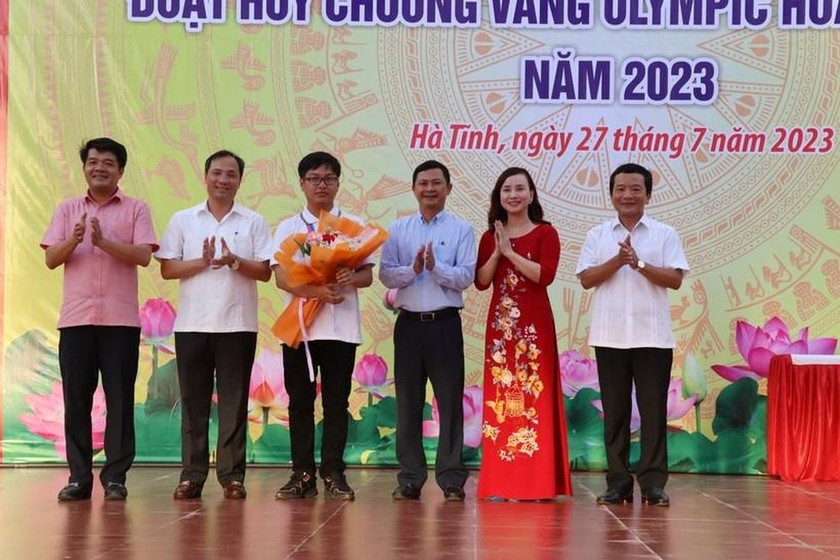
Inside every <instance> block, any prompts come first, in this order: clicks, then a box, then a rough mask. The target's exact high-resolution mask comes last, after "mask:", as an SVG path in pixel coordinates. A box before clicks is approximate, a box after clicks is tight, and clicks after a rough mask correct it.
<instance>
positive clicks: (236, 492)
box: [222, 480, 248, 500]
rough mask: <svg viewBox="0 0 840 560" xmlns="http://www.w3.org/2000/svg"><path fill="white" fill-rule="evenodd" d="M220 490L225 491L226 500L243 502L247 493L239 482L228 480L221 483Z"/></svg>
mask: <svg viewBox="0 0 840 560" xmlns="http://www.w3.org/2000/svg"><path fill="white" fill-rule="evenodd" d="M222 488H224V489H225V499H226V500H244V499H245V496H247V495H248V492H246V491H245V485H244V484H242V482H241V481H239V480H228V481H227V482H223V483H222Z"/></svg>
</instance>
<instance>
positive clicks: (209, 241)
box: [201, 236, 216, 266]
mask: <svg viewBox="0 0 840 560" xmlns="http://www.w3.org/2000/svg"><path fill="white" fill-rule="evenodd" d="M215 256H216V236H212V237H205V238H204V244H203V245H202V248H201V258H202V259H204V262H205V263H206V264H207V266H210V265H211V264H212V263H213V258H214V257H215Z"/></svg>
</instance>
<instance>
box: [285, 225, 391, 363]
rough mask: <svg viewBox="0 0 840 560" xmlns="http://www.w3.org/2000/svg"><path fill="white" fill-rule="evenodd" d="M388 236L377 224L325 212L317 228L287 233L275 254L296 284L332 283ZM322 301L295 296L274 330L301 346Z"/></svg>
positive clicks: (359, 263)
mask: <svg viewBox="0 0 840 560" xmlns="http://www.w3.org/2000/svg"><path fill="white" fill-rule="evenodd" d="M387 238H388V232H387V231H385V230H384V229H382V228H381V227H379V226H377V225H372V224H371V225H368V226H363V225H360V224H358V223H356V222H354V221H353V220H350V219H348V218H343V217H341V216H333V215H332V214H330V213H329V212H321V216H320V217H319V219H318V227H317V228H316V229H315V230H314V231H310V232H307V233H295V234H292V235H290V236H289V237H287V238H286V239H285V240H284V241H283V243H281V244H280V250H279V251H278V252H276V253H275V254H274V258H276V259H277V263H278V264H279V265H280V266H281V267H282V268H283V272H284V273H285V275H286V281H287V282H288V283H289V285H290V286H292V287H296V286H302V285H304V284H318V285H325V284H331V283H333V282H335V274H336V271H337V270H338V269H339V268H350V269H354V268H357V267H358V266H359V265H361V264H362V263H363V262H364V261H365V259H367V258H368V257H369V256H370V255H371V254H372V253H373V252H374V251H376V250H377V249H378V248H379V247H380V246H381V245H382V244H383V243H385V240H386V239H387ZM322 304H323V302H322V301H321V300H319V299H306V298H300V297H297V296H295V297H294V298H293V299H292V301H291V302H289V305H288V306H287V307H286V309H285V310H284V311H283V313H282V314H281V315H280V316H279V317H278V318H277V321H275V323H274V326H273V327H272V329H271V330H272V332H273V333H274V335H275V336H276V337H277V338H279V339H280V340H281V341H283V342H284V343H285V344H288V345H289V346H291V347H293V348H297V347H298V345H299V344H300V342H301V340H305V336H304V334H305V330H306V327H308V326H309V325H311V324H312V321H314V320H315V317H316V315H317V314H318V311H320V309H321V305H322Z"/></svg>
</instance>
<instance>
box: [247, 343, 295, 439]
mask: <svg viewBox="0 0 840 560" xmlns="http://www.w3.org/2000/svg"><path fill="white" fill-rule="evenodd" d="M248 420H249V421H251V422H254V423H257V424H268V423H279V424H282V425H284V426H287V427H288V425H289V394H288V393H287V392H286V386H285V383H284V377H283V355H282V354H281V353H279V352H271V351H270V350H262V351H261V352H260V354H259V356H257V359H256V360H254V366H253V367H252V368H251V385H250V387H249V389H248Z"/></svg>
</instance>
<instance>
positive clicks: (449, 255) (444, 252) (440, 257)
mask: <svg viewBox="0 0 840 560" xmlns="http://www.w3.org/2000/svg"><path fill="white" fill-rule="evenodd" d="M432 251H434V254H435V261H436V262H439V263H442V264H446V265H449V266H453V265H455V264H457V263H456V262H455V260H456V259H457V257H458V247H457V244H456V243H455V242H454V241H452V242H451V243H447V242H446V241H445V240H441V241H436V242H434V243H433V244H432Z"/></svg>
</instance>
